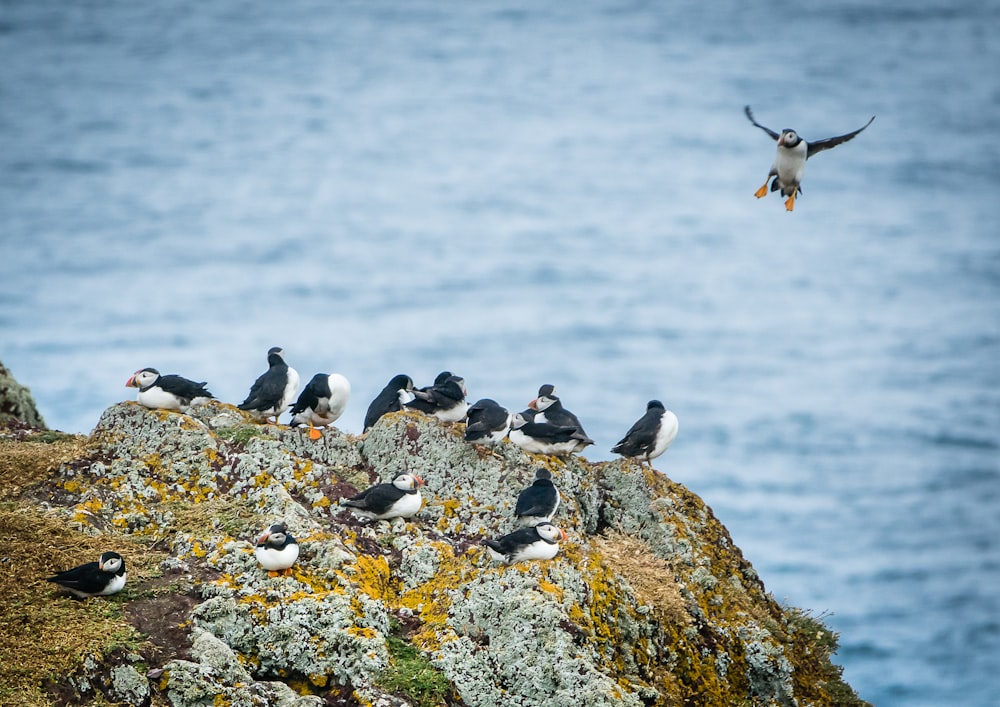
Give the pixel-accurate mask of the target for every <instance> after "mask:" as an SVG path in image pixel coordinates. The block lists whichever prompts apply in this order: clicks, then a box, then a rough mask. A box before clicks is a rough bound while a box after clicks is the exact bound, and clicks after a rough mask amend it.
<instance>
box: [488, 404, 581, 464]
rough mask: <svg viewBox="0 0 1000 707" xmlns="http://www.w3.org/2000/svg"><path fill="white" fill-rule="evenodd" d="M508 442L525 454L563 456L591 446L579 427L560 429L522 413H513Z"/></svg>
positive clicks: (558, 426)
mask: <svg viewBox="0 0 1000 707" xmlns="http://www.w3.org/2000/svg"><path fill="white" fill-rule="evenodd" d="M507 436H508V437H510V441H511V442H513V443H514V444H516V445H517V446H518V447H520V448H521V449H523V450H524V451H526V452H531V453H533V454H555V455H559V456H565V455H567V454H572V453H573V452H575V451H577V450H578V449H582V448H583V447H586V446H587V445H588V444H593V443H594V440H592V439H591V438H590V437H588V436H587V435H585V434H584V433H583V431H582V430H580V428H579V427H575V426H570V427H562V426H560V425H553V424H551V423H548V422H538V416H535V419H534V421H531V420H529V419H528V418H527V417H526V416H525V415H524V413H521V412H517V413H514V415H513V417H512V418H511V421H510V432H508V433H507Z"/></svg>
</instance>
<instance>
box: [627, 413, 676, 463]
mask: <svg viewBox="0 0 1000 707" xmlns="http://www.w3.org/2000/svg"><path fill="white" fill-rule="evenodd" d="M676 436H677V416H676V415H675V414H674V413H672V412H670V411H669V410H667V409H666V408H664V407H663V403H661V402H660V401H659V400H650V401H649V402H648V403H647V404H646V414H644V415H643V416H642V417H640V418H639V419H638V420H637V421H636V423H635V424H634V425H632V427H631V428H630V429H629V431H628V432H626V433H625V436H624V437H622V438H621V441H619V442H618V444H616V445H615V446H614V447H612V448H611V451H612V452H614V453H615V454H620V455H622V456H623V457H638V459H639V463H640V464H641V463H642V462H646V463H647V464H649V465H650V466H651V467H652V466H653V463H652V462H653V460H654V459H656V457H658V456H660V455H661V454H663V453H664V452H665V451H667V448H668V447H669V446H670V445H671V443H673V441H674V438H675V437H676Z"/></svg>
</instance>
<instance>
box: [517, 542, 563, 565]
mask: <svg viewBox="0 0 1000 707" xmlns="http://www.w3.org/2000/svg"><path fill="white" fill-rule="evenodd" d="M557 554H559V543H547V542H545V541H544V540H536V541H535V542H533V543H531V544H530V545H527V546H525V547H524V548H523V549H521V550H519V551H517V552H515V553H514V554H513V555H512V556H511V558H510V561H511V562H520V561H521V560H551V559H552V558H553V557H555V556H556V555H557Z"/></svg>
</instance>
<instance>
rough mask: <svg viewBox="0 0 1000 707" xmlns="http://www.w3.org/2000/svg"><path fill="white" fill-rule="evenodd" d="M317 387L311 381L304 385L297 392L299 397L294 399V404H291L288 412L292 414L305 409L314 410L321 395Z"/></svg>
mask: <svg viewBox="0 0 1000 707" xmlns="http://www.w3.org/2000/svg"><path fill="white" fill-rule="evenodd" d="M317 387H318V386H316V385H315V384H314V383H313V382H312V381H309V384H308V385H306V387H305V389H304V390H303V391H302V393H300V394H299V399H298V400H296V401H295V404H294V405H292V406H291V410H290V412H291V413H292V414H293V415H298V414H299V413H300V412H305V411H306V410H307V409H309V410H313V411H316V408H317V407H318V406H319V401H320V398H321V397H322V395H321V394H320V392H319V391H318V390H317Z"/></svg>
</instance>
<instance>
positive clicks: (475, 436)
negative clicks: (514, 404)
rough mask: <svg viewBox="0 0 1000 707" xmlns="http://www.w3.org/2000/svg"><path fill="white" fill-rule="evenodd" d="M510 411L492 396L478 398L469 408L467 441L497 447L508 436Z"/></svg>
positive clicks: (466, 431) (466, 426) (466, 427)
mask: <svg viewBox="0 0 1000 707" xmlns="http://www.w3.org/2000/svg"><path fill="white" fill-rule="evenodd" d="M510 417H511V416H510V413H509V412H507V409H506V408H505V407H503V406H502V405H500V404H499V403H498V402H497V401H495V400H492V399H490V398H483V399H482V400H477V401H476V402H475V404H473V405H472V406H471V407H470V408H469V412H468V418H469V419H468V422H466V425H465V441H466V442H472V443H474V444H481V445H483V446H486V447H495V446H496V445H498V444H500V441H501V440H502V439H503V438H504V437H506V436H507V430H509V429H510Z"/></svg>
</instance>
